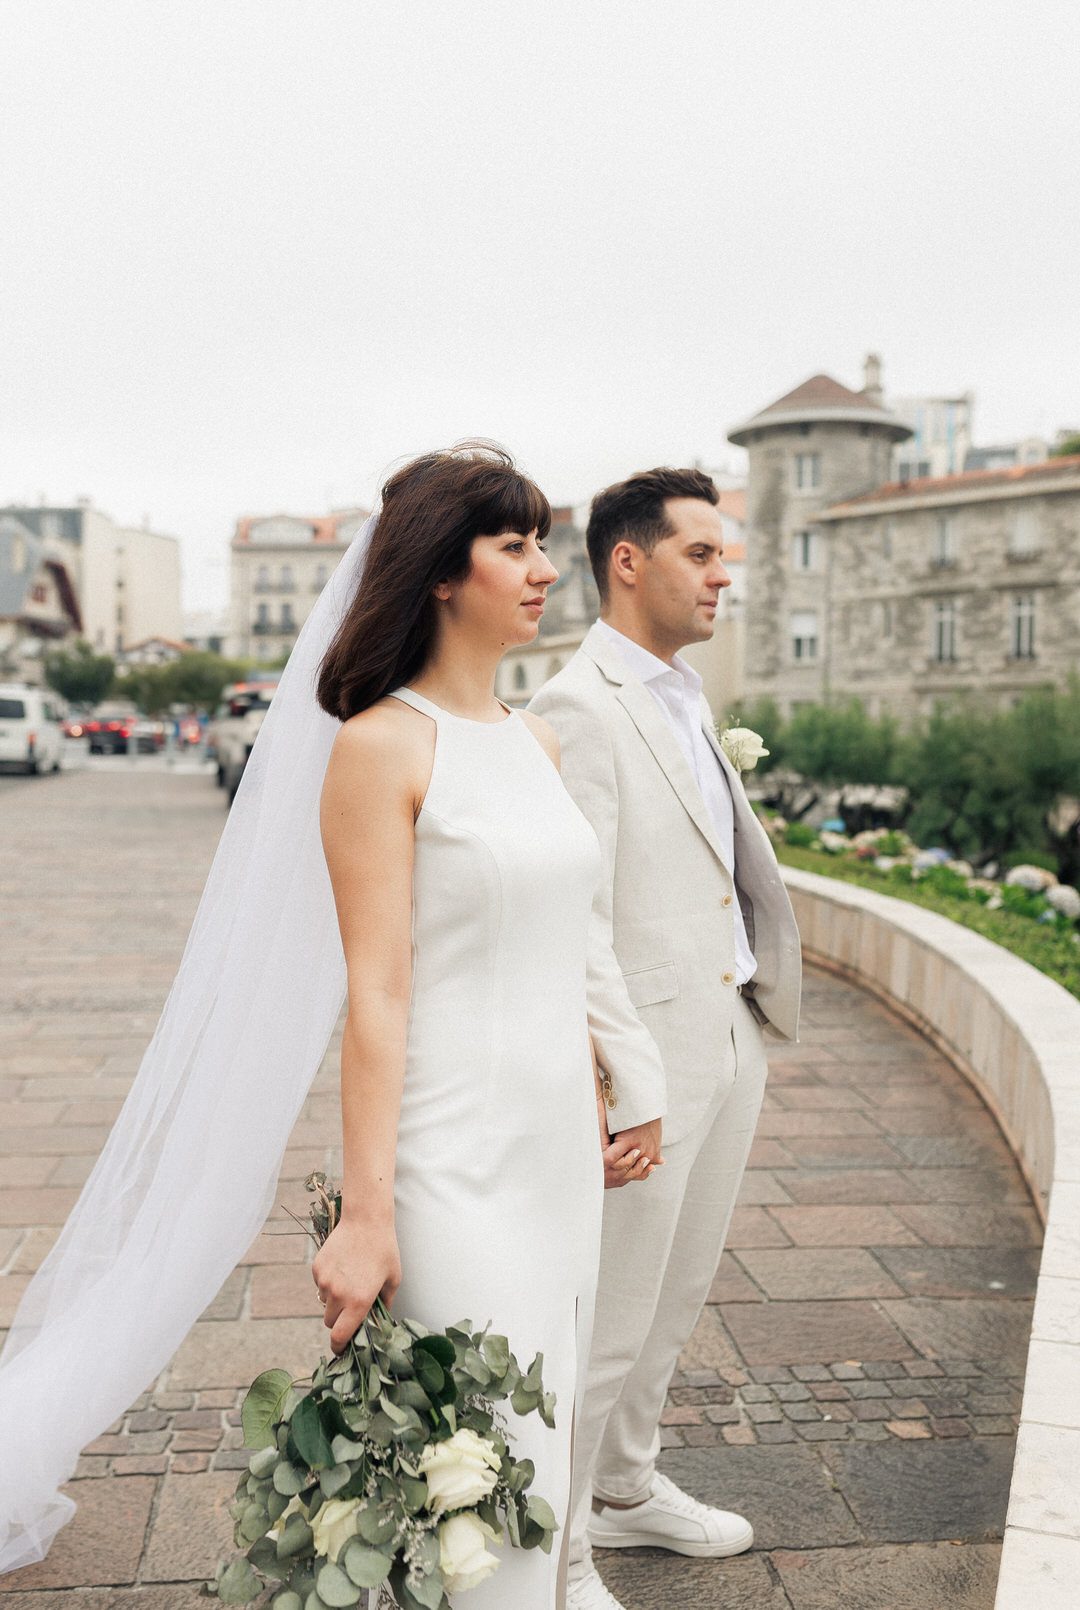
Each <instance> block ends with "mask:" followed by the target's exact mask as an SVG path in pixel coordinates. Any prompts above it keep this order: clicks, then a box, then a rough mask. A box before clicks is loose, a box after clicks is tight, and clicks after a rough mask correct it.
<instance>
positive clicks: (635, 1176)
mask: <svg viewBox="0 0 1080 1610" xmlns="http://www.w3.org/2000/svg"><path fill="white" fill-rule="evenodd" d="M661 1130H662V1124H661V1121H660V1119H659V1118H653V1119H652V1120H651V1121H650V1122H649V1123H647V1124H637V1125H635V1127H634V1128H633V1129H620V1130H619V1131H618V1132H617V1134H615V1135H614V1136H613V1137H612V1141H611V1145H610V1147H609V1148H607V1149H606V1150H605V1152H604V1166H605V1170H606V1169H607V1168H609V1167H610V1168H611V1169H612V1170H613V1171H614V1173H615V1174H616V1175H617V1176H618V1175H620V1174H621V1178H620V1179H619V1183H620V1184H626V1183H627V1182H628V1181H629V1180H647V1179H648V1177H649V1175H650V1174H651V1173H652V1171H653V1169H654V1168H662V1167H663V1165H664V1163H665V1162H666V1158H665V1157H664V1155H663V1152H662V1150H661Z"/></svg>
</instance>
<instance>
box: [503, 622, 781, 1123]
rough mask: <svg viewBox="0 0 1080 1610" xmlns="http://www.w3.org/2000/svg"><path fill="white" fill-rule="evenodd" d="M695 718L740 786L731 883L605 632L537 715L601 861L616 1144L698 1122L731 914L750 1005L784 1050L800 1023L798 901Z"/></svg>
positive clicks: (729, 950)
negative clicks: (652, 1123) (549, 733)
mask: <svg viewBox="0 0 1080 1610" xmlns="http://www.w3.org/2000/svg"><path fill="white" fill-rule="evenodd" d="M701 706H702V709H701V713H702V728H703V730H704V732H705V734H706V737H707V738H708V740H709V742H710V744H711V745H712V748H713V750H714V751H715V753H716V756H717V759H718V761H719V763H720V765H721V766H722V767H723V768H724V771H725V773H726V775H727V778H728V782H729V784H730V787H731V798H732V804H733V807H734V827H735V876H734V877H733V876H732V869H731V868H730V867H728V866H725V864H724V859H723V855H722V853H721V849H720V842H719V839H718V837H717V834H716V830H715V828H714V826H713V823H712V819H711V817H710V816H709V813H708V810H707V809H706V806H705V802H704V800H703V798H702V795H701V790H700V789H699V787H698V785H697V780H696V779H695V777H694V774H693V772H692V771H691V769H690V766H689V764H688V762H687V760H686V758H685V756H684V754H683V752H682V749H681V748H680V746H679V742H678V739H677V738H676V737H675V734H674V732H673V731H672V729H671V727H670V726H669V725H668V723H667V722H666V721H665V719H664V716H663V713H662V712H661V710H660V709H659V708H658V706H657V704H656V701H655V699H654V698H653V696H652V694H651V693H650V692H649V690H648V688H647V687H646V686H645V684H644V683H643V682H642V681H641V680H640V678H638V677H637V676H635V674H634V673H633V671H632V670H631V669H630V668H629V666H628V665H627V664H626V663H625V662H624V661H623V659H622V656H621V655H620V654H619V652H618V649H617V648H616V647H615V645H614V644H612V643H611V642H610V641H609V640H608V639H606V638H605V636H604V634H603V633H602V632H600V631H598V630H597V629H596V628H595V627H594V628H592V629H590V631H589V633H588V634H587V636H586V638H585V641H584V642H583V643H582V645H581V648H580V649H579V650H578V652H577V653H576V654H575V655H574V657H573V659H572V660H570V662H569V663H568V664H567V665H566V666H564V667H563V669H562V670H561V671H560V672H558V674H557V675H556V676H554V677H552V679H551V681H550V682H547V683H545V685H544V686H543V687H542V688H541V689H540V690H539V692H538V693H536V694H535V695H534V697H533V698H532V700H531V701H530V703H529V709H530V710H533V711H535V712H536V714H537V715H540V716H543V717H544V719H545V720H546V721H549V722H550V723H551V725H552V726H553V727H554V729H555V731H556V733H557V735H558V738H559V743H560V746H561V749H562V775H563V780H564V782H565V783H566V786H567V788H568V789H569V791H570V794H571V795H572V797H573V799H574V800H575V802H576V803H577V805H578V806H579V808H580V809H581V811H582V812H583V813H584V815H585V816H586V817H587V818H588V820H589V821H590V822H591V823H592V826H593V828H594V830H595V832H596V836H597V838H598V839H599V841H600V848H601V851H602V854H603V874H602V876H601V880H600V886H599V889H598V892H597V897H596V902H595V905H594V910H593V923H592V932H591V935H590V946H589V980H588V989H589V1021H590V1027H591V1029H592V1033H593V1037H594V1039H595V1041H596V1046H597V1056H598V1059H599V1061H600V1063H601V1066H602V1067H603V1068H604V1069H605V1071H606V1072H608V1073H609V1074H610V1075H611V1081H612V1093H613V1096H614V1099H615V1103H616V1105H615V1107H614V1108H613V1110H612V1111H611V1112H610V1114H609V1124H610V1127H611V1129H612V1131H613V1132H614V1131H617V1130H619V1129H627V1128H630V1127H632V1126H634V1125H636V1124H640V1123H646V1122H648V1121H649V1120H650V1119H652V1118H656V1117H658V1116H664V1136H665V1139H666V1140H669V1141H671V1142H674V1141H676V1140H678V1139H679V1138H681V1137H682V1136H684V1135H686V1134H689V1133H690V1131H691V1130H692V1129H693V1127H694V1125H695V1124H696V1123H697V1122H698V1121H699V1120H700V1119H701V1118H702V1117H703V1116H704V1114H705V1112H706V1109H707V1108H708V1106H709V1103H710V1100H711V1098H712V1095H713V1092H714V1090H715V1086H716V1080H717V1075H718V1070H719V1068H720V1066H721V1065H722V1057H721V1047H722V1046H723V1044H724V1040H725V1037H726V1036H730V1033H731V1025H732V1018H733V1015H734V1011H735V1002H736V999H737V994H738V992H737V990H736V987H735V923H734V916H733V902H734V901H735V900H738V902H739V905H740V908H741V910H742V913H743V920H744V922H745V924H746V933H747V938H748V940H749V942H750V948H751V950H752V951H753V952H754V956H755V959H756V961H757V971H756V973H755V974H754V977H753V978H752V979H750V980H749V981H748V983H747V984H746V985H745V986H744V988H743V998H744V999H745V1000H746V1001H747V1002H748V1003H749V1005H750V1009H751V1011H752V1012H753V1013H754V1016H755V1017H756V1018H757V1019H758V1021H759V1022H760V1023H761V1024H762V1025H763V1027H764V1029H765V1031H766V1032H767V1033H771V1034H772V1035H773V1036H775V1037H779V1038H780V1039H784V1040H794V1039H797V1037H798V1023H799V1000H800V993H801V979H802V962H801V950H800V943H799V932H798V928H797V927H796V924H795V917H794V913H793V912H792V909H791V902H790V901H789V899H788V896H787V891H786V889H785V888H784V885H783V882H782V880H781V877H780V872H779V868H778V866H777V863H776V856H775V854H774V853H773V848H772V844H771V843H770V842H769V838H768V835H767V834H766V832H765V830H764V828H763V827H762V825H761V823H760V822H759V821H758V819H757V817H756V816H755V814H754V812H753V811H752V810H751V808H750V804H749V802H748V800H747V798H746V792H745V789H744V788H743V785H742V782H741V781H740V779H739V775H738V773H737V772H736V771H735V769H734V767H733V766H732V765H731V763H730V762H729V761H728V759H727V757H726V755H724V753H723V751H722V749H721V747H720V744H719V742H718V740H717V738H716V733H715V728H714V724H713V720H712V712H711V711H710V709H709V706H708V703H707V701H706V700H705V699H704V698H702V701H701ZM642 1025H644V1026H645V1028H646V1029H648V1031H649V1035H651V1037H652V1041H653V1042H655V1047H656V1049H658V1051H659V1059H658V1058H657V1057H656V1056H655V1054H654V1053H653V1050H652V1048H651V1047H650V1045H649V1044H648V1043H647V1042H646V1041H643V1039H642V1033H641V1029H642ZM665 1087H666V1088H665Z"/></svg>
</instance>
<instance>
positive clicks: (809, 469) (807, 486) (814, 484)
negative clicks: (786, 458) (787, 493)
mask: <svg viewBox="0 0 1080 1610" xmlns="http://www.w3.org/2000/svg"><path fill="white" fill-rule="evenodd" d="M820 485H821V454H820V453H796V454H795V490H796V492H816V491H817V489H818V487H819V486H820Z"/></svg>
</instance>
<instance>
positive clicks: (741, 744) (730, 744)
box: [720, 727, 769, 776]
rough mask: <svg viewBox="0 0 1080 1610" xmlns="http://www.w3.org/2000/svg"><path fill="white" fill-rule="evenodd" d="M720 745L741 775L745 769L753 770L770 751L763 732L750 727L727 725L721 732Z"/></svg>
mask: <svg viewBox="0 0 1080 1610" xmlns="http://www.w3.org/2000/svg"><path fill="white" fill-rule="evenodd" d="M720 747H721V749H722V750H723V751H724V753H725V755H726V756H727V757H728V759H729V760H730V761H731V764H732V765H733V766H734V767H735V770H736V771H737V772H738V773H739V774H740V776H741V775H742V773H743V772H744V771H753V769H754V767H755V766H756V765H757V763H758V761H759V760H760V759H761V758H762V756H763V755H767V754H768V753H769V750H768V749H766V747H765V744H764V742H763V741H762V737H761V734H760V733H759V732H754V731H753V730H752V729H751V728H750V727H725V728H724V730H723V732H722V733H721V734H720Z"/></svg>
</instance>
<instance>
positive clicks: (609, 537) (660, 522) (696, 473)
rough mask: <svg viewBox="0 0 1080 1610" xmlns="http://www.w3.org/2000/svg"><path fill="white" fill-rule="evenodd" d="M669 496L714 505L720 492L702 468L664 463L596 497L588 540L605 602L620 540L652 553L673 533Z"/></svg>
mask: <svg viewBox="0 0 1080 1610" xmlns="http://www.w3.org/2000/svg"><path fill="white" fill-rule="evenodd" d="M668 498H701V499H702V501H703V502H705V503H711V504H713V505H714V506H715V505H716V504H718V503H719V502H720V494H719V492H718V491H717V490H716V486H715V485H714V483H713V481H712V480H711V479H710V478H709V476H707V475H706V474H705V472H704V471H703V470H676V469H671V468H669V467H668V466H667V465H661V467H660V468H659V469H655V470H640V471H639V472H638V474H637V475H631V476H630V478H629V480H626V481H616V483H615V485H614V486H606V487H605V488H604V490H603V491H602V492H598V493H597V494H596V496H595V497H594V498H593V500H592V506H591V508H590V510H589V524H588V528H587V530H586V533H585V543H586V546H587V548H588V550H589V563H590V564H591V565H592V573H593V575H594V576H595V577H596V587H597V591H598V592H599V594H600V601H601V603H606V601H607V596H608V565H609V564H610V561H611V555H612V551H613V550H614V547H615V544H616V543H617V542H633V543H636V545H637V546H638V547H639V548H641V549H642V550H643V552H645V553H652V551H653V549H654V548H655V547H656V545H657V543H658V542H662V541H663V540H664V538H665V537H670V536H672V535H673V534H674V527H673V526H672V524H671V521H670V520H669V519H668V515H667V509H666V508H665V504H666V503H667V500H668Z"/></svg>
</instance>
